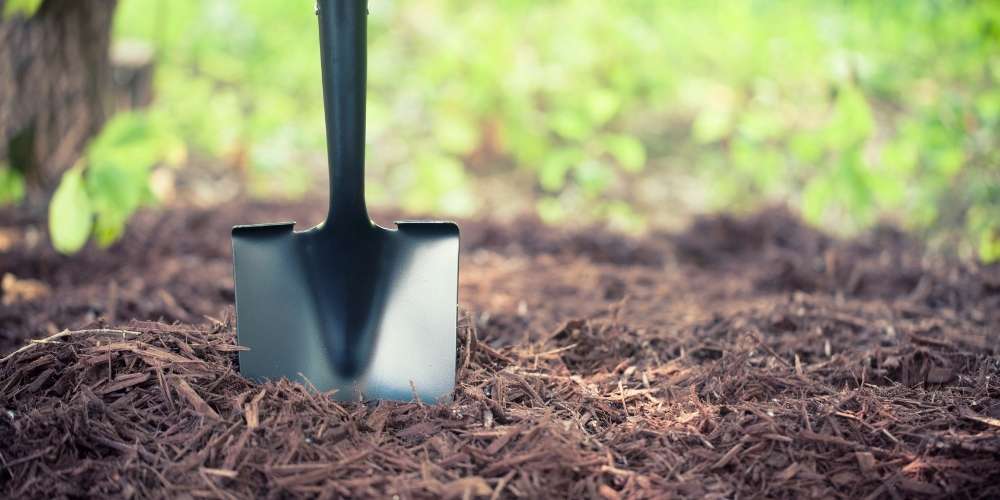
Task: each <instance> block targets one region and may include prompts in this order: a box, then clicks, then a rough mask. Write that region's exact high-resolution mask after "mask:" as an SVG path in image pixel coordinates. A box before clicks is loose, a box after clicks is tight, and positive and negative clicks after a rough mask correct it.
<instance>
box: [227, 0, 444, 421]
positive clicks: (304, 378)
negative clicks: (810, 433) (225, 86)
mask: <svg viewBox="0 0 1000 500" xmlns="http://www.w3.org/2000/svg"><path fill="white" fill-rule="evenodd" d="M365 4H366V2H365V1H364V0H319V1H318V2H317V4H316V10H317V14H318V15H319V32H320V47H321V51H320V52H321V55H322V69H323V105H324V108H325V112H326V134H327V143H328V144H327V148H328V158H329V170H330V196H331V199H330V205H329V211H328V213H327V217H326V221H324V222H323V223H321V224H319V225H318V226H316V227H313V228H311V229H308V230H305V231H295V230H294V225H295V223H294V222H286V223H277V224H260V225H247V226H236V227H234V228H233V274H234V277H235V280H236V321H237V323H236V334H237V338H238V341H239V343H240V344H241V345H243V346H246V347H248V348H249V350H245V351H241V352H240V354H239V361H240V372H242V373H243V375H245V376H247V377H250V378H253V379H256V380H266V379H279V378H288V379H291V380H298V381H301V382H305V383H307V384H311V385H312V386H314V387H315V388H316V389H318V390H320V391H323V392H328V391H335V392H333V393H332V394H333V397H334V398H335V399H338V400H345V401H346V400H353V401H357V400H371V399H392V400H404V401H405V400H412V399H414V398H419V399H420V400H423V401H425V402H436V401H442V400H447V399H450V397H451V392H452V389H453V388H454V385H455V348H456V344H455V329H456V319H457V302H458V226H456V225H455V224H454V223H452V222H430V221H428V222H424V221H402V222H396V229H387V228H383V227H380V226H378V225H376V224H375V223H374V222H372V220H371V219H370V218H369V216H368V210H367V209H366V207H365V198H364V146H365V68H366V54H365V53H366V47H365V37H366V35H365V32H366V29H365V24H366V19H365V18H366V15H367V7H366V5H365Z"/></svg>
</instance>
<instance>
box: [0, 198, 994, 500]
mask: <svg viewBox="0 0 1000 500" xmlns="http://www.w3.org/2000/svg"><path fill="white" fill-rule="evenodd" d="M315 213H321V210H320V211H318V212H317V210H316V207H315V205H314V204H309V203H303V204H299V205H292V206H288V205H268V204H245V205H243V206H237V207H232V208H230V209H227V210H220V211H214V212H210V211H196V210H181V209H173V210H167V211H160V212H146V213H143V214H141V215H140V216H139V218H138V219H136V220H135V221H134V222H133V223H132V224H131V225H130V230H129V233H128V235H127V236H126V237H125V239H124V240H123V241H122V242H121V243H119V244H117V245H115V246H113V247H112V248H110V249H107V250H100V249H95V248H88V249H87V250H86V251H85V252H83V253H81V254H79V255H76V256H74V257H72V258H70V257H64V256H59V255H57V254H55V253H54V252H52V251H51V250H48V249H47V246H46V243H45V237H44V228H42V227H41V226H38V225H37V224H33V223H32V221H31V220H30V219H26V218H25V217H24V216H21V215H18V214H14V213H7V214H3V215H0V275H3V288H2V290H3V294H2V296H0V298H2V302H3V305H2V306H0V349H2V350H3V351H4V352H7V353H10V354H7V355H6V357H3V358H2V360H0V412H2V413H0V496H3V497H53V496H121V497H187V498H195V497H226V498H230V497H240V498H242V497H288V496H320V497H342V496H344V497H346V496H350V497H393V496H397V495H398V497H400V498H411V497H417V498H459V497H461V498H473V497H475V498H480V497H481V498H498V497H500V498H502V497H514V496H521V497H529V498H547V497H573V498H580V497H588V498H610V499H614V498H654V497H655V498H659V497H664V496H692V497H716V498H735V497H785V498H797V497H803V496H808V497H841V498H844V497H852V498H862V497H866V498H867V497H872V498H878V497H886V498H900V497H924V496H926V497H944V496H949V497H970V498H977V497H978V498H988V497H997V496H1000V353H998V349H997V345H998V343H997V341H998V337H1000V333H998V332H1000V268H997V267H987V266H982V265H979V264H976V263H970V262H960V261H956V260H953V259H948V258H943V257H935V256H932V255H928V254H927V253H926V252H924V251H923V249H922V247H921V245H920V244H919V243H918V242H916V241H914V240H912V239H910V238H909V237H907V236H906V235H905V234H903V233H901V232H899V231H896V230H893V229H891V228H880V229H877V230H875V231H872V232H871V233H869V234H866V235H864V236H862V237H860V238H857V239H853V240H849V241H843V240H838V239H835V238H831V237H829V236H827V235H824V234H822V233H819V232H817V231H815V230H813V229H810V228H808V227H806V226H805V225H803V224H802V223H801V222H799V221H798V219H796V218H795V217H794V216H792V215H790V214H788V213H787V212H785V211H783V210H780V209H772V210H765V211H763V212H759V213H756V214H753V215H749V216H746V217H732V216H714V217H704V218H701V219H698V220H697V221H695V222H694V223H693V224H692V226H691V228H690V229H689V230H687V231H685V232H683V233H680V234H651V235H648V236H647V237H645V238H642V239H630V238H625V237H622V236H620V235H615V234H612V233H608V232H606V231H602V230H599V229H590V230H576V231H562V230H558V229H553V228H548V227H545V226H543V225H541V224H540V223H538V222H537V221H534V220H532V219H524V220H521V221H517V222H516V223H512V224H496V223H490V222H484V221H464V222H463V223H462V231H463V232H462V245H463V254H462V262H461V283H460V301H461V311H460V321H459V332H458V333H459V335H458V337H459V345H458V346H457V349H458V355H459V356H458V359H459V366H458V368H457V369H458V380H459V386H458V388H457V389H456V391H455V398H454V402H450V403H439V404H434V403H433V402H414V403H389V402H382V403H367V404H362V403H355V404H344V403H337V402H334V401H332V400H331V399H330V398H328V397H326V396H323V395H317V394H314V393H313V392H311V391H310V390H309V389H308V388H306V387H303V386H302V385H298V384H293V383H289V382H284V381H283V382H271V383H266V384H257V383H253V382H250V381H248V380H246V379H244V378H242V377H241V376H240V375H239V373H238V371H237V368H238V367H237V366H236V356H235V352H236V349H237V346H236V345H235V339H234V320H233V313H232V299H233V284H232V278H231V267H230V266H231V264H230V260H229V258H230V249H229V245H230V241H229V236H228V235H229V227H230V226H231V225H233V224H234V223H236V222H248V221H268V220H271V221H273V220H281V219H289V218H293V219H294V218H296V217H298V218H299V220H309V219H308V218H307V217H305V216H306V215H310V214H315ZM383 220H386V219H383ZM46 337H47V339H45V340H42V341H39V340H35V341H34V342H31V343H28V344H25V343H26V342H27V341H28V339H40V338H46ZM15 349H18V350H16V351H15Z"/></svg>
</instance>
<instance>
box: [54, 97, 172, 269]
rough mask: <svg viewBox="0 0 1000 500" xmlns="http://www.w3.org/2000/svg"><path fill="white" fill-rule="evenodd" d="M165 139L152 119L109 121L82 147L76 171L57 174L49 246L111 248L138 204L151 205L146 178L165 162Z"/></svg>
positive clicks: (128, 115) (139, 115) (127, 115)
mask: <svg viewBox="0 0 1000 500" xmlns="http://www.w3.org/2000/svg"><path fill="white" fill-rule="evenodd" d="M169 144H170V137H169V136H168V135H166V134H165V133H163V132H162V130H161V129H160V127H159V126H158V124H157V117H156V115H149V114H145V113H125V114H120V115H117V116H116V117H115V118H114V119H112V120H111V121H110V122H109V123H108V124H107V125H105V127H104V129H103V130H102V131H101V133H100V135H98V137H97V138H96V139H94V141H93V142H92V143H91V144H90V145H89V146H88V148H87V152H86V154H85V155H84V159H83V160H82V162H81V165H79V166H77V167H74V168H72V169H70V170H68V171H67V172H66V173H65V174H63V177H62V180H61V182H60V184H59V187H58V188H57V189H56V192H55V195H54V196H53V198H52V202H51V204H50V206H49V231H50V233H51V236H52V242H53V245H54V246H55V247H56V249H57V250H59V251H61V252H63V253H73V252H76V251H77V250H79V249H80V248H82V247H83V245H84V244H85V243H86V242H87V240H88V238H89V237H90V236H91V234H93V236H94V238H95V240H96V241H97V243H98V244H99V245H101V246H107V245H110V244H111V243H114V242H115V241H116V240H117V239H118V238H119V237H120V236H121V234H122V232H123V231H124V229H125V223H126V222H127V221H128V218H129V216H131V215H132V213H133V212H135V211H136V210H137V209H138V208H139V207H140V206H141V205H142V204H143V203H146V202H149V201H152V199H153V197H152V194H151V192H150V190H149V173H150V169H151V168H152V167H153V165H154V164H155V163H156V162H157V161H159V160H160V159H161V158H164V157H165V156H166V152H167V151H168V149H169Z"/></svg>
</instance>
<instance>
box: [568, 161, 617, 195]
mask: <svg viewBox="0 0 1000 500" xmlns="http://www.w3.org/2000/svg"><path fill="white" fill-rule="evenodd" d="M574 174H575V178H576V182H577V184H579V185H580V187H581V188H583V190H584V192H586V193H587V194H589V195H591V196H596V195H599V194H601V193H602V192H604V190H605V189H607V188H608V187H609V186H611V183H612V182H613V181H614V179H615V173H614V171H613V170H612V169H610V168H608V166H607V165H605V164H603V163H600V162H597V161H585V162H583V163H580V164H579V165H577V166H576V168H575V169H574Z"/></svg>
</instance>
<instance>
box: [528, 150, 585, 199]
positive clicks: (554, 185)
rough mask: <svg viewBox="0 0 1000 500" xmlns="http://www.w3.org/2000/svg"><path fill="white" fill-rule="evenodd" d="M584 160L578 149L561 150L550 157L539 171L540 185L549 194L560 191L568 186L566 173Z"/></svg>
mask: <svg viewBox="0 0 1000 500" xmlns="http://www.w3.org/2000/svg"><path fill="white" fill-rule="evenodd" d="M582 159H583V153H581V152H580V151H579V150H577V149H568V148H567V149H560V150H558V151H555V152H554V153H552V154H551V155H549V156H548V157H547V158H546V159H545V161H543V162H542V166H541V168H540V169H539V170H538V183H539V184H540V185H541V186H542V189H544V190H546V191H549V192H556V191H560V190H561V189H562V188H563V187H564V186H565V185H566V173H567V172H569V171H570V169H572V168H573V166H574V165H575V164H577V163H579V162H580V161H581V160H582Z"/></svg>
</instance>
